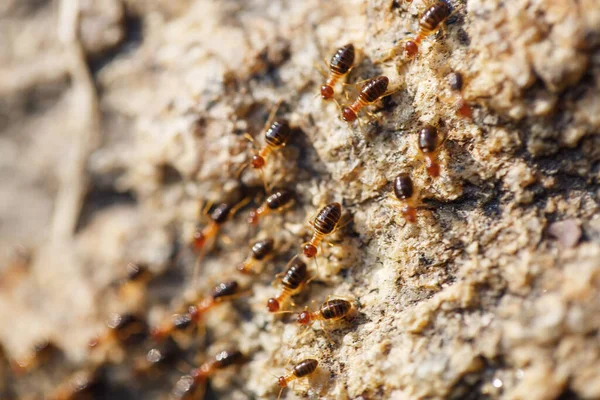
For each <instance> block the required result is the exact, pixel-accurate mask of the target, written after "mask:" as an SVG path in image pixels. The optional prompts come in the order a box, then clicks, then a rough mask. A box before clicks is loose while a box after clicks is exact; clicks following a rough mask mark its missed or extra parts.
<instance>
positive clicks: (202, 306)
mask: <svg viewBox="0 0 600 400" xmlns="http://www.w3.org/2000/svg"><path fill="white" fill-rule="evenodd" d="M241 293H242V292H240V286H239V284H238V283H237V281H227V282H222V283H220V284H218V285H217V286H215V288H214V289H213V291H212V293H211V295H210V296H209V297H207V298H206V299H204V300H201V301H199V302H197V303H196V304H193V305H191V306H189V307H188V311H187V312H186V313H184V314H174V315H173V317H172V320H171V321H169V322H168V323H165V324H163V326H160V327H158V328H153V329H152V330H151V331H150V335H151V337H152V339H154V340H155V341H160V340H163V339H165V338H166V337H168V336H169V335H171V334H172V333H173V332H175V331H181V330H185V329H187V328H188V327H189V326H191V325H192V324H194V323H197V322H198V321H199V320H200V318H201V317H202V315H204V313H206V312H207V311H208V310H210V309H211V308H213V307H214V306H216V305H218V304H221V303H223V302H225V301H227V300H231V299H234V298H236V297H237V296H239V295H240V294H241Z"/></svg>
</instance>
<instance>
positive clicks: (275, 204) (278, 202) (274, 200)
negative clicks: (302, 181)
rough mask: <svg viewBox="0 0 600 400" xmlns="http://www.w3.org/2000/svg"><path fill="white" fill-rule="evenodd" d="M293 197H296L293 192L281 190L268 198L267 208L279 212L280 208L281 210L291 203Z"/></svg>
mask: <svg viewBox="0 0 600 400" xmlns="http://www.w3.org/2000/svg"><path fill="white" fill-rule="evenodd" d="M293 197H294V196H293V195H292V192H290V191H287V190H279V191H277V192H275V193H273V194H272V195H270V196H269V197H267V200H266V203H267V207H269V208H270V209H271V210H277V209H278V208H281V207H283V206H284V205H286V204H287V203H289V202H290V201H291V200H292V198H293Z"/></svg>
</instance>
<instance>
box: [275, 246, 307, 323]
mask: <svg viewBox="0 0 600 400" xmlns="http://www.w3.org/2000/svg"><path fill="white" fill-rule="evenodd" d="M281 276H283V277H281ZM307 278H308V272H307V267H306V263H304V261H302V260H301V259H300V257H298V256H297V255H296V256H294V258H292V259H291V260H290V262H289V263H288V268H287V270H286V271H285V272H284V273H283V274H278V276H277V280H278V281H280V282H281V289H280V291H279V294H278V295H277V296H276V297H273V298H270V299H269V300H268V301H267V309H268V310H269V312H272V313H273V312H278V311H279V310H280V309H281V307H282V306H283V304H284V303H285V302H287V301H288V300H289V299H290V297H292V296H293V295H295V294H297V293H300V292H301V291H302V289H303V288H304V285H306V283H307Z"/></svg>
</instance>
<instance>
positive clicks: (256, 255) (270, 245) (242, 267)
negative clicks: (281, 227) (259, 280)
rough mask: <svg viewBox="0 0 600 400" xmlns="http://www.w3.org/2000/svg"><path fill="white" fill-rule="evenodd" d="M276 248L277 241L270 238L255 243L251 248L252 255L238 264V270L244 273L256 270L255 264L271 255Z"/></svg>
mask: <svg viewBox="0 0 600 400" xmlns="http://www.w3.org/2000/svg"><path fill="white" fill-rule="evenodd" d="M274 248H275V241H274V240H273V239H270V238H268V239H264V240H259V241H258V242H256V243H254V244H253V245H252V248H251V250H250V255H249V256H248V257H247V258H246V260H245V261H244V262H242V263H241V264H239V265H238V266H237V269H238V271H240V272H241V273H243V274H249V273H251V272H254V265H255V264H256V263H259V262H261V261H264V260H266V259H267V258H269V257H271V256H272V255H273V254H272V253H273V249H274Z"/></svg>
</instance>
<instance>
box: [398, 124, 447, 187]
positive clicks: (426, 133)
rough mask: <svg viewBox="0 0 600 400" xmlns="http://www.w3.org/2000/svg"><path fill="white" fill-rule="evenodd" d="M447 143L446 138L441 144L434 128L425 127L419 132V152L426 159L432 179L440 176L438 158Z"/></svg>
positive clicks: (428, 172) (426, 166)
mask: <svg viewBox="0 0 600 400" xmlns="http://www.w3.org/2000/svg"><path fill="white" fill-rule="evenodd" d="M445 141H446V138H445V137H444V139H443V140H442V141H441V143H440V142H439V140H438V132H437V129H436V128H435V127H434V126H431V125H425V127H424V128H423V129H421V131H420V132H419V150H420V151H421V154H422V155H423V157H425V168H426V169H427V174H428V175H429V176H431V177H432V178H437V177H439V176H440V164H439V163H438V160H437V158H438V154H439V152H440V150H441V148H442V145H443V144H444V142H445ZM394 187H395V186H394Z"/></svg>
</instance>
